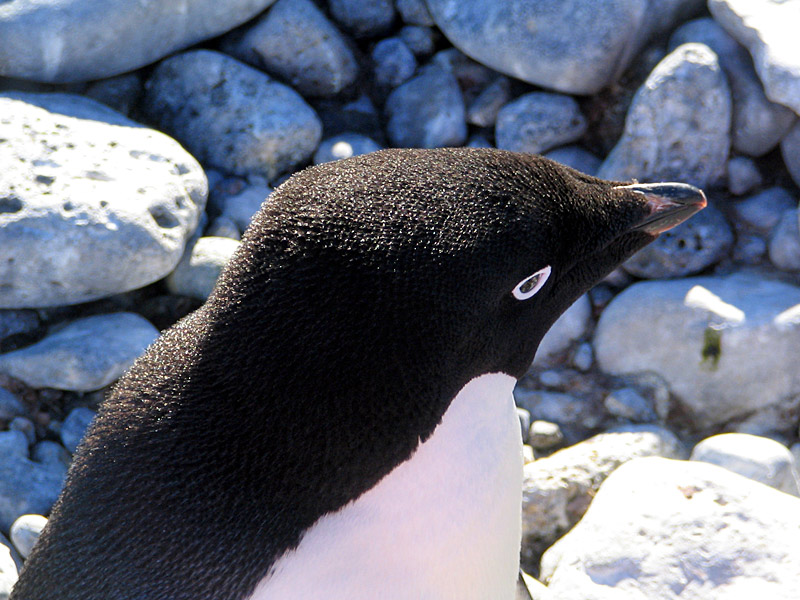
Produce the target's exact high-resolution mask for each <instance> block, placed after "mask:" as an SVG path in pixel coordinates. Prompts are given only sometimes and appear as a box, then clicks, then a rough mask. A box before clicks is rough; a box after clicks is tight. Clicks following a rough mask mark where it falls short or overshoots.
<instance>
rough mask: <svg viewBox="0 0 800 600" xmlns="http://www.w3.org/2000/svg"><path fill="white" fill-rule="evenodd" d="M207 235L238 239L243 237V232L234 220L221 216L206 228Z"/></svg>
mask: <svg viewBox="0 0 800 600" xmlns="http://www.w3.org/2000/svg"><path fill="white" fill-rule="evenodd" d="M205 237H224V238H230V239H232V240H237V241H238V240H240V239H242V234H241V231H239V228H238V227H237V226H236V223H234V222H233V220H231V219H230V218H228V217H222V216H220V217H217V218H216V219H214V220H213V221H212V222H211V224H210V225H209V226H208V227H207V228H206V232H205Z"/></svg>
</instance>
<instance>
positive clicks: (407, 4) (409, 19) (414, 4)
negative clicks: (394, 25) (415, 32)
mask: <svg viewBox="0 0 800 600" xmlns="http://www.w3.org/2000/svg"><path fill="white" fill-rule="evenodd" d="M395 6H396V7H397V12H399V13H400V17H402V19H403V22H404V23H408V24H409V25H422V26H425V27H430V26H431V25H433V24H434V23H433V17H431V13H430V11H429V10H428V5H427V4H426V3H425V0H395Z"/></svg>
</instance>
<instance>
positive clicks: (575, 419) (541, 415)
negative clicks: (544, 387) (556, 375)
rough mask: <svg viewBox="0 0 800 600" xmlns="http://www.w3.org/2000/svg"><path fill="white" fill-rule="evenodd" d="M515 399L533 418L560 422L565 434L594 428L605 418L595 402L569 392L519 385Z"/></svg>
mask: <svg viewBox="0 0 800 600" xmlns="http://www.w3.org/2000/svg"><path fill="white" fill-rule="evenodd" d="M514 399H515V400H516V403H517V406H519V407H521V408H524V409H525V410H527V411H528V412H529V413H530V414H531V419H533V420H535V421H550V422H552V423H558V424H559V425H560V426H561V428H562V431H563V432H564V433H565V434H567V433H570V434H571V433H573V431H575V430H578V429H582V430H591V429H594V428H595V427H597V426H598V425H600V423H601V422H602V420H603V415H602V414H601V413H600V411H599V410H598V408H597V406H595V405H594V403H592V402H591V401H589V400H585V399H583V398H578V397H575V396H571V395H569V394H561V393H558V392H542V391H539V390H528V389H525V388H522V387H520V386H517V388H516V389H515V390H514ZM568 429H570V431H568Z"/></svg>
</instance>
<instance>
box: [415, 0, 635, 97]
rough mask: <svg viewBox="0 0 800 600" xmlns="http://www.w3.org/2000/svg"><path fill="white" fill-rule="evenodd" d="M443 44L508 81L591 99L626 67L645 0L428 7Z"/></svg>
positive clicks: (438, 3)
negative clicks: (445, 42) (446, 40)
mask: <svg viewBox="0 0 800 600" xmlns="http://www.w3.org/2000/svg"><path fill="white" fill-rule="evenodd" d="M428 8H429V10H430V13H431V16H432V17H433V20H434V21H435V23H436V25H437V26H438V27H439V29H441V30H442V33H444V35H445V36H447V39H449V40H450V42H452V44H453V45H454V46H456V47H457V48H458V49H460V50H461V51H462V52H464V53H465V54H467V55H468V56H471V57H472V58H474V59H475V60H477V61H478V62H480V63H482V64H484V65H486V66H488V67H491V68H492V69H495V70H497V71H500V72H501V73H505V74H506V75H511V76H513V77H516V78H518V79H522V80H523V81H526V82H528V83H533V84H536V85H541V86H543V87H546V88H550V89H554V90H557V91H559V92H564V93H568V94H593V93H595V92H597V91H599V90H600V89H601V88H603V87H605V86H606V85H608V84H609V83H610V82H611V81H613V80H614V79H615V78H616V76H617V75H618V74H619V73H620V72H621V71H622V70H623V69H624V68H625V66H626V65H627V64H628V62H629V60H630V58H631V53H632V51H633V49H634V48H633V42H634V40H635V37H636V33H637V31H638V30H639V28H640V26H641V24H642V22H643V20H644V17H645V10H646V9H647V2H645V1H643V0H599V1H596V2H592V3H591V4H587V3H585V2H580V1H578V0H569V1H557V2H556V1H551V0H549V1H546V2H527V1H525V0H502V1H497V0H428Z"/></svg>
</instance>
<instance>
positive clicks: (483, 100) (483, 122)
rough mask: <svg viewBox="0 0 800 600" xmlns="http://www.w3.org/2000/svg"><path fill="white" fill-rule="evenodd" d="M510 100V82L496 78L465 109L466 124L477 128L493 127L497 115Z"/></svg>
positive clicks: (505, 78)
mask: <svg viewBox="0 0 800 600" xmlns="http://www.w3.org/2000/svg"><path fill="white" fill-rule="evenodd" d="M510 99H511V82H510V81H509V79H508V78H507V77H498V78H497V79H495V80H494V81H492V82H491V83H490V84H489V85H487V86H486V87H485V88H483V91H481V93H480V94H478V95H477V96H476V97H475V99H474V100H473V101H472V102H471V103H470V105H469V108H467V122H468V123H470V124H472V125H477V126H478V127H493V126H494V124H495V122H496V121H497V113H498V112H500V109H501V108H502V107H503V106H504V105H506V104H508V101H509V100H510Z"/></svg>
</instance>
